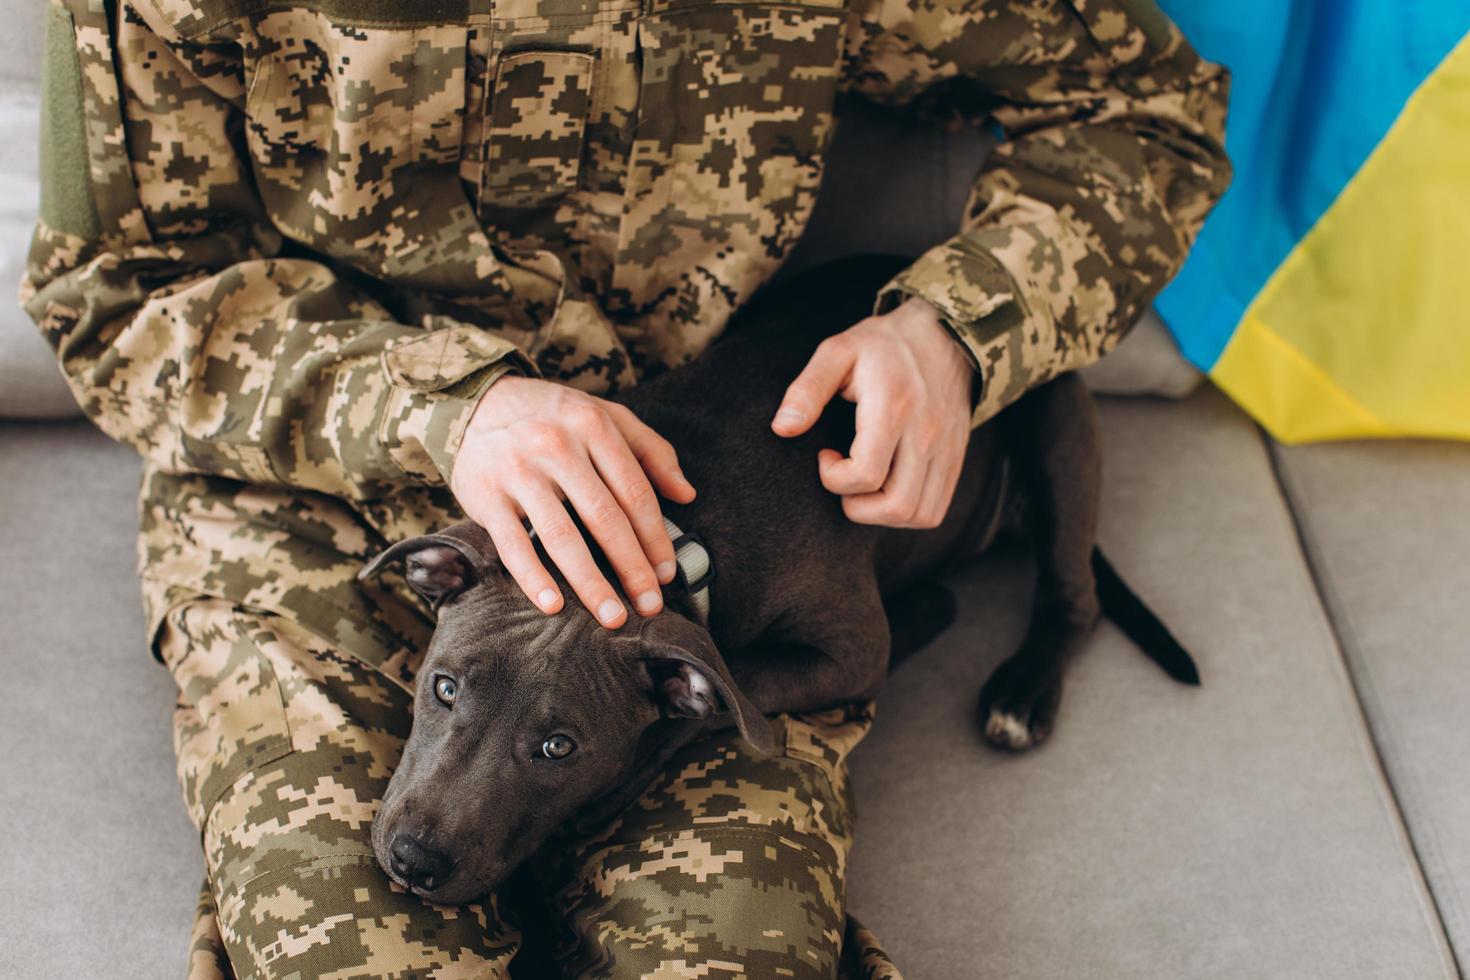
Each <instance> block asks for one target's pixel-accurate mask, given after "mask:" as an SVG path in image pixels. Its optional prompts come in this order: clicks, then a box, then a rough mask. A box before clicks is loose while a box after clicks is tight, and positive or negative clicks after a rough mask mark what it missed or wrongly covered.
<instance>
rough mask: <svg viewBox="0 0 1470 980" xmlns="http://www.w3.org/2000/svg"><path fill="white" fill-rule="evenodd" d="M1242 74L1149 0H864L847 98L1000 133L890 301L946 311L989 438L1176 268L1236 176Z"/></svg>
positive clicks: (1087, 356) (1120, 327)
mask: <svg viewBox="0 0 1470 980" xmlns="http://www.w3.org/2000/svg"><path fill="white" fill-rule="evenodd" d="M1228 85H1229V76H1228V74H1227V72H1226V71H1225V70H1224V69H1223V68H1221V67H1220V66H1218V65H1214V64H1211V63H1209V62H1207V61H1204V60H1203V59H1201V58H1200V57H1199V56H1198V55H1196V54H1195V52H1194V51H1193V49H1191V48H1190V46H1189V44H1188V42H1187V41H1186V40H1185V39H1184V37H1183V36H1182V35H1181V34H1180V32H1179V30H1178V29H1177V28H1176V27H1175V26H1174V24H1173V23H1172V22H1170V21H1169V20H1168V19H1167V18H1166V17H1165V16H1164V15H1163V14H1162V13H1161V12H1160V11H1159V10H1158V8H1157V7H1156V6H1155V5H1154V3H1153V2H1152V0H1074V2H1070V3H1066V2H1055V0H1023V2H1018V3H1017V2H1000V0H856V5H855V6H854V7H853V8H852V11H851V16H850V20H849V22H848V35H847V43H846V55H845V61H844V87H845V90H847V91H850V92H856V93H858V94H860V95H862V96H864V97H867V98H870V99H872V100H873V101H876V102H880V103H884V104H888V105H894V106H910V107H912V108H914V109H916V110H918V111H921V112H924V113H925V114H929V115H934V116H937V117H939V118H941V119H942V120H944V121H946V122H947V123H948V124H950V125H970V126H996V127H998V129H999V130H1000V133H999V135H1000V136H1001V140H1002V141H1001V142H1000V144H999V145H998V146H997V148H996V149H995V151H994V152H993V153H992V154H991V155H990V157H989V158H988V159H987V160H986V162H985V164H984V166H983V168H981V169H980V171H979V173H978V174H977V176H976V178H975V181H974V185H973V187H972V189H971V192H970V196H969V200H968V202H967V204H966V208H965V213H964V215H963V218H962V221H961V224H960V230H959V232H958V233H957V234H956V235H955V236H954V237H952V238H950V239H949V240H948V241H946V242H943V243H940V244H938V245H936V246H935V247H933V248H932V249H930V250H929V251H928V252H926V253H925V254H923V255H922V256H921V257H920V258H919V259H918V260H917V261H916V262H914V263H913V265H912V266H910V267H909V268H908V269H906V270H905V271H904V272H903V273H901V274H900V275H898V276H897V277H895V278H894V280H893V281H892V282H891V283H889V284H888V285H887V286H886V287H885V288H884V290H883V291H882V292H881V293H880V295H879V298H878V303H877V307H876V309H877V310H878V311H880V312H881V311H883V310H886V309H890V308H892V307H893V306H894V305H896V304H897V303H898V302H901V301H902V299H903V298H905V297H907V296H919V297H922V298H924V299H926V300H928V301H929V302H930V303H932V304H933V305H934V306H935V307H936V308H938V310H939V312H940V314H941V317H942V319H943V321H944V323H945V325H946V326H947V327H948V328H949V329H950V330H951V331H952V332H953V333H954V334H955V336H956V337H957V338H958V339H959V340H960V341H961V342H962V343H963V344H964V346H965V348H966V350H967V352H968V353H969V355H970V357H971V358H972V360H973V361H974V363H975V366H976V368H977V370H978V371H979V377H980V382H981V390H980V393H979V399H978V404H977V408H976V411H975V417H974V422H975V424H979V423H981V422H983V421H985V420H986V419H988V418H989V417H991V416H992V415H994V414H995V413H996V412H998V411H1000V409H1002V408H1004V407H1005V406H1006V405H1007V404H1009V403H1010V402H1012V401H1014V400H1015V399H1016V398H1018V397H1019V396H1020V395H1021V394H1022V393H1024V392H1025V391H1026V390H1027V389H1029V388H1031V387H1033V386H1035V385H1038V384H1040V383H1042V382H1043V381H1046V380H1047V379H1049V378H1051V377H1054V376H1055V375H1057V374H1060V373H1062V372H1065V371H1069V370H1072V369H1075V368H1078V367H1082V366H1084V365H1086V364H1088V363H1090V362H1092V361H1094V360H1096V359H1097V358H1098V357H1101V356H1102V355H1103V354H1104V353H1106V352H1107V351H1108V350H1109V349H1111V348H1112V346H1113V345H1114V344H1116V342H1117V341H1118V340H1119V339H1120V338H1121V337H1122V335H1123V333H1124V332H1125V331H1126V330H1127V329H1128V327H1129V326H1130V325H1131V324H1132V323H1133V321H1134V320H1135V319H1136V318H1137V316H1138V314H1139V313H1140V312H1141V311H1142V309H1143V307H1144V306H1145V305H1146V304H1147V303H1148V302H1149V301H1150V300H1151V299H1152V298H1153V297H1154V296H1155V295H1156V294H1157V293H1158V292H1159V290H1160V289H1162V288H1163V286H1164V285H1165V283H1167V282H1168V280H1169V279H1170V277H1172V276H1173V275H1174V273H1175V272H1176V271H1177V270H1178V268H1179V266H1180V265H1181V263H1182V262H1183V260H1184V257H1185V254H1186V253H1187V252H1188V250H1189V247H1190V245H1191V244H1192V243H1193V241H1194V238H1195V235H1196V234H1197V233H1198V231H1199V227H1200V225H1201V223H1202V222H1203V221H1204V218H1205V216H1206V214H1207V213H1208V212H1209V210H1210V208H1211V207H1212V206H1213V205H1214V203H1215V201H1216V200H1218V198H1219V197H1220V195H1221V194H1222V193H1223V192H1224V190H1225V187H1226V185H1227V184H1228V183H1229V179H1230V168H1229V163H1228V161H1227V159H1226V157H1225V153H1224V149H1223V139H1224V122H1225V105H1226V98H1227V90H1228Z"/></svg>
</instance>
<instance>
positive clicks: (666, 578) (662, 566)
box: [653, 561, 679, 585]
mask: <svg viewBox="0 0 1470 980" xmlns="http://www.w3.org/2000/svg"><path fill="white" fill-rule="evenodd" d="M678 570H679V568H678V566H677V565H675V564H674V563H673V562H671V561H661V562H659V563H658V564H657V565H655V566H653V574H655V575H657V576H658V580H659V581H660V582H662V583H664V584H665V585H667V584H668V583H670V582H672V581H673V580H674V573H675V572H677V571H678Z"/></svg>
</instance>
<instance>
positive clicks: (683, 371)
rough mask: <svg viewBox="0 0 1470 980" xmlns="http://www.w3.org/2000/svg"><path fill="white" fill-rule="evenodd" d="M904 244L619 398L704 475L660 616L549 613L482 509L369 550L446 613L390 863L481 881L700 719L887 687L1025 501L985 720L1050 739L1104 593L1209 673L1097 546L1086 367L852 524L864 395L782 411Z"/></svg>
mask: <svg viewBox="0 0 1470 980" xmlns="http://www.w3.org/2000/svg"><path fill="white" fill-rule="evenodd" d="M907 262H908V260H907V259H903V258H897V257H887V256H863V257H858V258H854V259H848V260H843V261H840V262H836V263H832V264H829V265H826V266H823V267H821V268H819V269H817V270H814V271H813V272H810V273H807V274H805V275H802V276H799V277H796V278H795V279H792V280H788V281H787V282H785V283H783V284H781V285H779V286H777V287H775V288H772V289H769V290H767V291H766V292H765V293H764V294H762V295H761V296H759V297H757V299H756V301H755V302H753V303H752V304H751V305H749V306H748V307H747V308H746V309H745V310H744V311H742V313H741V314H739V315H738V316H737V317H736V319H735V322H734V323H732V325H731V327H730V329H729V331H728V332H727V335H726V338H725V339H722V340H721V341H720V342H718V343H716V344H715V345H714V346H712V347H711V348H710V349H709V350H708V351H707V352H705V353H704V354H703V355H702V356H701V357H699V358H697V359H696V360H694V361H692V362H690V363H689V364H686V365H683V366H681V367H678V368H675V369H672V370H669V371H667V372H665V373H663V374H661V375H659V376H657V377H655V378H653V379H651V380H649V381H647V382H645V383H643V384H641V385H640V386H638V387H637V388H634V389H632V390H630V391H628V392H626V393H624V394H622V395H620V396H619V399H618V400H620V401H621V402H622V403H623V404H625V405H626V406H628V407H629V408H630V409H632V410H633V411H634V412H635V413H636V414H637V415H638V417H639V418H641V419H642V420H643V421H644V422H646V423H647V424H648V425H650V426H651V427H652V428H653V429H655V430H656V431H658V432H659V433H660V434H662V435H663V436H664V438H666V439H668V440H669V442H670V443H672V444H673V446H674V448H675V449H676V450H677V452H678V454H679V459H680V462H681V464H682V466H683V468H684V470H685V472H686V473H687V474H688V476H689V478H690V480H691V482H693V483H694V485H695V486H698V487H699V488H700V490H701V493H700V495H699V498H698V499H697V500H696V501H694V502H693V503H691V504H688V505H675V504H672V503H671V504H668V505H667V507H666V510H665V514H666V516H667V517H668V519H669V520H670V521H671V522H672V524H671V527H675V528H677V529H680V530H681V531H687V532H688V533H690V534H697V536H698V544H699V546H700V548H702V549H703V550H704V553H705V554H706V555H707V556H708V557H709V558H710V559H711V560H712V564H713V569H714V577H713V580H712V581H698V582H691V581H688V580H687V575H685V574H681V578H680V583H682V587H671V588H669V589H668V590H667V592H666V601H665V608H664V610H663V611H662V612H660V613H658V614H657V615H655V616H653V617H650V618H647V619H643V618H640V617H636V616H635V617H630V619H629V621H628V623H627V624H626V625H624V626H623V627H621V628H619V629H617V630H611V631H609V630H607V629H605V628H604V627H602V626H601V625H600V624H598V622H597V621H596V620H595V619H594V618H593V617H592V615H591V614H590V613H588V612H587V611H586V610H584V609H583V608H582V607H581V606H580V604H578V603H568V604H567V606H566V608H565V609H564V610H563V611H562V612H560V613H558V614H556V615H554V616H547V615H545V614H543V613H542V612H540V611H539V610H538V609H537V608H536V607H535V606H534V605H532V603H531V602H530V601H529V600H528V599H526V598H525V597H524V596H523V595H522V593H521V591H520V589H519V587H518V586H517V585H516V583H515V582H514V581H513V580H512V579H511V578H510V576H509V574H508V573H506V571H505V570H504V569H503V568H502V567H501V566H500V565H499V564H498V563H497V561H496V556H495V549H494V546H493V544H492V543H491V541H490V538H489V536H488V534H486V532H485V531H484V530H482V529H481V528H480V527H478V526H477V525H474V524H472V523H464V524H458V525H455V526H453V527H450V528H448V529H446V530H444V531H442V532H440V533H437V534H430V535H426V536H424V537H419V538H413V539H409V540H406V541H402V542H400V543H398V544H395V545H393V546H392V547H389V548H388V549H387V550H385V551H384V552H382V553H381V554H380V555H378V557H376V558H375V559H374V560H373V561H372V562H371V563H370V564H369V565H368V566H367V567H366V568H365V569H363V572H362V577H364V578H368V577H371V576H373V575H376V574H378V573H379V572H381V571H382V570H383V569H384V568H386V567H389V566H396V565H397V564H398V563H400V562H401V563H402V564H403V566H404V576H405V578H406V580H407V583H408V585H409V586H410V587H411V588H413V589H414V590H415V591H416V592H418V593H419V594H420V595H421V596H422V597H423V598H424V599H426V600H427V601H428V603H429V604H430V605H431V606H432V607H433V608H434V609H435V610H437V613H438V625H437V628H436V630H435V632H434V634H433V638H432V640H431V642H430V645H429V649H428V651H427V652H426V654H425V659H424V662H423V665H422V667H421V668H420V671H419V673H418V678H419V680H418V686H417V691H416V694H415V700H414V720H413V728H412V731H411V734H410V736H409V739H408V742H407V744H406V745H405V747H404V752H403V758H402V761H401V762H400V763H399V766H398V768H397V770H396V771H395V772H394V774H393V776H392V779H391V781H390V783H389V786H388V789H387V792H386V794H385V796H384V799H383V804H382V808H381V809H380V811H379V812H378V814H377V817H376V819H375V820H374V823H373V834H372V836H373V846H374V850H375V852H376V855H377V858H378V861H379V862H380V863H381V864H382V866H383V868H384V870H385V871H386V872H387V873H388V874H389V875H390V876H391V877H392V878H393V879H394V880H396V881H397V882H399V883H400V884H401V885H403V886H405V887H406V888H408V889H410V890H411V891H412V892H414V893H415V894H417V895H419V896H421V897H422V898H425V899H427V900H429V901H432V902H435V903H439V904H459V903H463V902H467V901H472V900H475V899H477V898H480V897H482V896H484V895H486V894H487V893H489V892H491V891H493V890H495V888H496V887H497V886H498V885H499V884H500V883H501V882H502V881H504V880H505V879H506V878H507V876H508V875H509V874H511V873H512V872H513V871H514V870H515V869H516V868H517V867H518V866H519V865H521V864H522V863H523V862H524V861H525V860H526V859H527V858H529V857H530V856H531V855H532V854H533V853H534V852H535V851H536V849H537V848H538V847H539V846H540V845H541V844H542V843H544V842H545V841H546V840H547V839H548V838H549V837H550V836H551V835H552V834H553V833H554V832H556V831H557V830H559V829H561V828H563V827H567V826H575V827H578V828H583V829H591V828H595V827H596V826H598V825H599V824H600V823H602V822H605V821H606V820H608V819H609V818H611V817H612V816H613V815H615V814H616V813H618V812H619V811H620V810H621V809H623V808H624V807H626V806H627V805H629V804H630V803H631V802H632V801H633V800H635V799H636V798H637V797H638V795H639V794H640V793H641V792H642V790H643V789H644V788H645V787H646V785H647V784H648V783H649V781H650V780H651V779H652V778H653V777H654V776H655V775H657V774H658V772H659V771H660V770H661V769H662V768H663V767H664V765H665V763H667V762H668V760H669V759H670V758H671V757H672V756H673V755H674V754H675V753H676V752H678V751H679V750H680V749H681V748H682V747H683V746H685V745H687V744H689V742H690V741H691V740H693V739H696V738H699V737H701V736H704V735H707V734H709V733H711V732H714V731H718V730H721V729H726V728H729V727H732V726H733V727H735V728H737V729H738V730H739V733H740V735H741V736H742V737H743V738H744V739H745V741H746V742H748V743H749V744H750V745H751V746H752V747H753V748H754V749H755V750H756V751H758V752H768V751H770V749H771V747H772V740H773V737H772V733H771V730H770V728H769V726H768V723H767V720H766V716H767V715H776V714H779V713H782V712H794V711H811V710H816V709H820V708H825V707H830V706H833V705H839V704H844V703H849V702H854V701H864V700H867V699H869V698H872V697H873V696H874V695H875V694H876V693H877V692H878V689H879V687H880V686H881V684H882V683H883V680H884V678H885V676H886V674H887V670H888V666H889V662H890V656H891V655H892V654H894V653H904V652H908V651H911V650H913V649H916V648H917V647H918V646H922V645H923V643H925V642H927V641H928V640H930V639H932V638H933V637H934V636H935V635H937V634H938V633H939V632H941V631H942V630H943V629H944V628H945V627H947V626H948V624H949V621H950V620H951V619H952V618H953V615H954V604H953V599H952V597H950V596H949V595H948V593H947V592H944V591H943V590H942V589H940V588H939V587H938V586H936V585H934V584H933V581H932V580H933V576H934V575H935V573H936V572H937V571H939V570H942V569H943V568H945V567H947V566H948V565H950V564H952V563H954V562H955V561H957V560H963V559H966V558H968V557H970V556H972V555H974V554H976V553H978V552H980V551H982V550H983V549H984V548H985V547H986V546H987V545H989V544H990V543H991V542H992V541H993V540H994V539H995V538H996V537H997V536H998V535H999V534H1001V533H1002V532H1003V531H1005V530H1006V529H1007V528H1011V527H1016V526H1020V525H1022V524H1024V525H1025V526H1026V527H1027V529H1028V530H1029V533H1030V535H1031V537H1032V540H1033V541H1034V543H1035V554H1036V565H1037V572H1038V574H1037V585H1036V597H1035V601H1034V608H1033V609H1032V613H1031V620H1030V626H1029V630H1028V632H1027V634H1026V636H1025V640H1024V642H1023V643H1022V644H1021V647H1020V649H1019V650H1018V651H1017V652H1016V653H1015V655H1013V656H1012V657H1010V658H1009V659H1008V660H1006V661H1005V662H1003V663H1002V664H1000V666H999V667H998V668H997V669H996V670H995V672H994V673H993V674H992V675H991V677H990V678H989V680H988V681H987V682H986V683H985V685H984V686H983V688H982V690H981V691H980V696H979V722H980V726H981V728H982V730H983V732H984V735H985V737H986V738H987V739H989V740H990V741H991V742H992V743H994V744H996V745H997V746H1000V747H1003V748H1006V749H1011V750H1019V749H1024V748H1027V747H1030V746H1033V745H1036V744H1037V743H1039V742H1041V741H1043V740H1044V739H1045V738H1046V737H1047V735H1048V734H1049V733H1050V732H1051V730H1052V726H1053V724H1054V722H1055V719H1056V714H1057V708H1058V704H1059V701H1060V698H1061V693H1062V678H1063V672H1064V668H1065V666H1066V663H1067V661H1068V660H1069V659H1070V658H1071V656H1072V655H1073V654H1074V653H1076V652H1077V651H1078V650H1079V649H1080V648H1081V646H1082V645H1083V642H1084V641H1085V640H1086V638H1087V637H1088V635H1089V634H1090V632H1091V630H1092V628H1093V626H1094V625H1095V623H1096V622H1097V620H1098V618H1099V616H1100V614H1101V613H1102V612H1103V611H1106V612H1107V613H1108V614H1109V615H1110V617H1111V618H1113V619H1115V620H1116V621H1117V622H1118V623H1119V625H1121V626H1122V627H1123V629H1124V631H1125V632H1126V633H1128V634H1129V635H1130V636H1131V637H1132V638H1133V639H1134V640H1135V642H1137V643H1138V644H1139V645H1140V646H1141V647H1142V648H1143V649H1144V651H1145V652H1146V653H1148V654H1149V655H1150V656H1151V657H1152V658H1153V659H1155V660H1156V661H1158V662H1159V663H1160V665H1161V666H1163V667H1164V669H1165V670H1166V671H1167V672H1169V673H1170V674H1171V675H1172V676H1174V677H1175V678H1176V679H1178V680H1180V681H1182V682H1186V683H1198V680H1199V678H1198V673H1197V671H1196V669H1195V667H1194V664H1193V661H1192V660H1191V659H1190V657H1189V655H1188V654H1187V653H1186V652H1185V651H1184V650H1183V648H1182V647H1180V646H1179V644H1178V643H1177V642H1176V641H1175V640H1174V639H1173V637H1172V636H1170V634H1169V633H1168V631H1167V629H1165V628H1164V626H1163V625H1162V624H1161V623H1160V622H1159V621H1158V619H1157V618H1156V617H1155V616H1154V615H1153V614H1152V613H1151V612H1149V610H1148V609H1147V608H1145V607H1144V605H1143V604H1142V603H1141V602H1140V601H1139V600H1138V599H1137V597H1135V596H1134V595H1133V593H1132V592H1131V591H1129V590H1128V588H1127V586H1126V585H1124V584H1123V583H1122V581H1121V580H1120V579H1119V578H1118V577H1117V575H1116V574H1115V573H1114V572H1113V570H1112V569H1111V568H1110V567H1109V566H1108V564H1107V562H1106V561H1105V560H1104V559H1103V558H1102V556H1101V555H1100V553H1099V552H1097V550H1096V548H1095V537H1096V528H1097V514H1098V499H1099V482H1100V471H1101V466H1100V457H1099V433H1098V426H1097V421H1096V413H1095V409H1094V406H1093V404H1092V401H1091V397H1090V395H1089V394H1088V392H1087V391H1086V389H1085V388H1084V387H1083V386H1082V384H1081V382H1080V381H1079V380H1078V379H1077V377H1076V376H1075V375H1066V376H1063V377H1060V378H1057V379H1055V380H1053V381H1050V382H1048V383H1047V384H1045V385H1042V386H1040V387H1038V388H1037V389H1035V390H1033V391H1031V392H1030V393H1028V394H1026V395H1024V396H1023V397H1021V398H1020V399H1019V400H1018V401H1017V402H1016V403H1015V404H1014V405H1013V406H1011V407H1010V408H1008V409H1006V410H1005V411H1004V412H1002V413H1001V414H1000V415H999V416H998V417H997V418H996V419H995V420H993V421H992V422H989V423H987V424H985V425H982V426H980V427H979V428H977V429H976V430H975V431H974V432H973V434H972V436H971V439H970V442H969V446H968V450H967V454H966V457H965V464H964V468H963V472H962V474H961V476H960V479H959V484H958V487H957V488H956V490H955V495H954V500H953V503H952V504H951V505H950V508H949V512H948V514H947V516H946V517H945V519H944V521H943V522H942V524H941V525H940V526H939V527H937V528H934V529H932V530H895V529H888V528H880V527H873V526H867V525H860V524H855V523H853V522H852V521H850V520H848V519H847V518H846V517H845V516H844V514H843V512H842V507H841V503H840V500H839V498H838V497H837V496H835V495H833V494H832V493H830V492H828V491H827V490H826V489H825V488H823V487H822V485H821V482H820V480H819V478H818V474H817V467H816V456H817V451H818V450H819V449H821V448H823V447H833V448H843V449H845V448H846V447H847V446H849V445H850V444H851V442H852V437H853V432H854V413H853V408H852V406H851V405H849V404H847V403H845V402H841V401H836V402H834V404H833V405H831V406H830V407H829V408H828V410H827V411H826V412H825V413H824V414H823V416H822V418H821V419H820V420H819V422H818V423H817V424H816V425H815V426H813V427H812V429H811V430H810V431H809V432H807V433H806V434H804V435H803V436H801V437H798V438H794V439H783V438H779V437H777V436H775V435H774V434H773V433H772V432H771V430H770V420H771V418H772V417H773V415H774V414H775V411H776V408H777V406H778V405H779V403H780V401H781V399H782V395H783V393H784V391H785V389H786V386H787V385H788V384H789V383H790V381H791V380H792V379H793V378H795V377H796V375H797V374H798V373H799V372H800V371H801V369H802V367H803V366H804V365H805V364H806V362H807V360H808V359H809V358H810V357H811V355H812V353H813V351H814V350H815V349H816V347H817V345H818V344H819V343H821V342H822V341H823V340H824V339H825V338H827V337H829V336H831V335H833V334H835V333H837V332H839V331H841V330H842V329H844V328H846V327H847V326H849V325H851V324H853V323H855V322H857V321H858V320H861V319H863V318H864V317H865V316H867V315H868V313H869V312H870V309H871V306H872V302H873V297H874V295H875V293H876V291H877V289H878V288H879V287H880V286H881V285H882V284H883V283H885V282H887V281H888V280H889V279H890V278H891V277H892V276H893V275H895V274H896V273H897V272H898V271H899V270H900V269H902V268H903V267H904V266H905V265H906V264H907ZM682 550H683V549H681V552H682ZM543 560H544V558H543ZM547 567H548V568H553V567H554V566H553V565H552V564H551V563H550V562H548V563H547ZM706 578H707V577H706ZM609 580H610V581H612V582H616V581H617V579H616V577H615V576H611V577H610V579H609ZM706 600H707V602H708V616H707V618H706V616H705V615H704V611H705V605H704V603H705V601H706Z"/></svg>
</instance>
